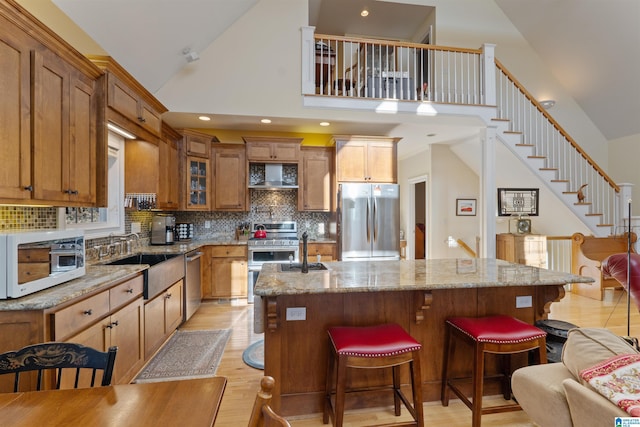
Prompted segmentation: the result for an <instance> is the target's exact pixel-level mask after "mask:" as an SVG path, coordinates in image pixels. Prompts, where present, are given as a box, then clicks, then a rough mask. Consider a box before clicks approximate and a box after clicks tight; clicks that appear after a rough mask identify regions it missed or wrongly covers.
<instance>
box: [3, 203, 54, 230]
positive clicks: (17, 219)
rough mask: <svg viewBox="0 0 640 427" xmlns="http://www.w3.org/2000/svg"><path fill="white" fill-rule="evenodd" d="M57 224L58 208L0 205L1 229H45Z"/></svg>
mask: <svg viewBox="0 0 640 427" xmlns="http://www.w3.org/2000/svg"><path fill="white" fill-rule="evenodd" d="M57 226H58V209H57V208H50V207H48V208H39V207H22V206H0V231H4V232H10V231H19V230H29V229H34V230H43V229H50V228H56V227H57Z"/></svg>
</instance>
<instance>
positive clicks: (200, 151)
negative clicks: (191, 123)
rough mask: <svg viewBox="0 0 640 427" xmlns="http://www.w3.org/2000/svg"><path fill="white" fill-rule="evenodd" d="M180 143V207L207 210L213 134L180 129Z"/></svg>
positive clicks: (208, 207) (209, 193) (209, 195)
mask: <svg viewBox="0 0 640 427" xmlns="http://www.w3.org/2000/svg"><path fill="white" fill-rule="evenodd" d="M179 132H180V134H181V135H182V144H181V146H182V147H181V151H180V153H181V154H180V162H182V171H183V173H182V176H181V180H182V190H181V191H182V193H181V196H180V199H181V200H182V202H181V207H182V209H185V210H195V211H208V210H210V209H211V206H212V205H211V195H212V191H211V184H212V182H213V180H212V178H211V160H210V159H209V157H210V155H211V153H210V152H211V141H217V140H218V139H217V138H216V137H215V136H212V135H209V134H206V133H203V132H198V131H194V130H190V129H180V130H179Z"/></svg>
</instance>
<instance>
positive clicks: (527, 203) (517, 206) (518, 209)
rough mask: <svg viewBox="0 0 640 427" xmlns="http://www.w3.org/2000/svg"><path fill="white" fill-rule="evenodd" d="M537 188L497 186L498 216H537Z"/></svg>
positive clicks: (538, 191)
mask: <svg viewBox="0 0 640 427" xmlns="http://www.w3.org/2000/svg"><path fill="white" fill-rule="evenodd" d="M539 199H540V189H539V188H498V216H513V215H528V216H538V202H539Z"/></svg>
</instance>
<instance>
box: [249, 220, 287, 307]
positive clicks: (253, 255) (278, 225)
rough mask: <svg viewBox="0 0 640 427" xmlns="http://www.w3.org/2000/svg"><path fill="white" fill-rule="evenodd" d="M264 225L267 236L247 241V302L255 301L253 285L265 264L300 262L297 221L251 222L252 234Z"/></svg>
mask: <svg viewBox="0 0 640 427" xmlns="http://www.w3.org/2000/svg"><path fill="white" fill-rule="evenodd" d="M261 226H263V227H264V230H266V232H267V237H266V238H254V237H252V238H250V239H249V241H248V242H247V248H248V254H249V261H248V263H247V265H248V267H249V283H248V289H247V302H249V303H253V287H254V286H255V283H256V282H257V280H258V273H260V269H261V268H262V265H263V264H266V263H274V262H288V261H293V262H299V259H300V255H299V252H300V240H299V239H298V225H297V224H296V222H295V221H279V222H263V223H257V222H256V223H253V224H251V235H252V236H253V235H254V234H255V232H256V231H257V230H259V229H261Z"/></svg>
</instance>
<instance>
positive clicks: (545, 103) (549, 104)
mask: <svg viewBox="0 0 640 427" xmlns="http://www.w3.org/2000/svg"><path fill="white" fill-rule="evenodd" d="M540 105H542V107H543V108H544V109H546V110H548V109H549V108H551V107H553V106H554V105H556V101H554V100H553V99H545V100H544V101H540Z"/></svg>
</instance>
